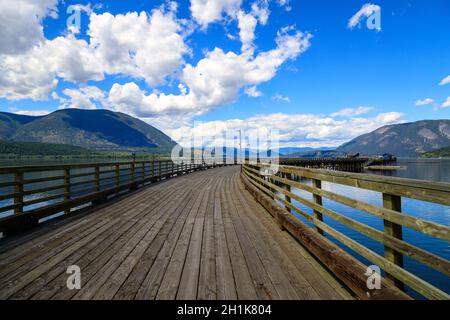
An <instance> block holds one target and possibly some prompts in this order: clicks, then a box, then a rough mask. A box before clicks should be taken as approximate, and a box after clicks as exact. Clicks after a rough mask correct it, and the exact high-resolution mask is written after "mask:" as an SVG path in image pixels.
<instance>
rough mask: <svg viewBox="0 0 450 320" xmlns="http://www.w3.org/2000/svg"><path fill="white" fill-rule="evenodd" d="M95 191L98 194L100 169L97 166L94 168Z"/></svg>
mask: <svg viewBox="0 0 450 320" xmlns="http://www.w3.org/2000/svg"><path fill="white" fill-rule="evenodd" d="M94 175H95V178H94V179H95V191H96V192H99V191H100V167H99V166H95V173H94Z"/></svg>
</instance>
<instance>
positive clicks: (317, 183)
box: [312, 179, 323, 235]
mask: <svg viewBox="0 0 450 320" xmlns="http://www.w3.org/2000/svg"><path fill="white" fill-rule="evenodd" d="M312 184H313V187H316V188H317V189H321V188H322V181H321V180H317V179H312ZM313 198H314V202H315V203H316V204H318V205H319V206H321V205H322V197H321V196H319V195H317V194H313ZM314 218H316V219H317V220H320V221H323V216H322V213H320V212H319V211H317V210H314ZM316 229H317V231H318V232H319V233H320V234H322V235H323V230H322V229H320V228H318V227H316Z"/></svg>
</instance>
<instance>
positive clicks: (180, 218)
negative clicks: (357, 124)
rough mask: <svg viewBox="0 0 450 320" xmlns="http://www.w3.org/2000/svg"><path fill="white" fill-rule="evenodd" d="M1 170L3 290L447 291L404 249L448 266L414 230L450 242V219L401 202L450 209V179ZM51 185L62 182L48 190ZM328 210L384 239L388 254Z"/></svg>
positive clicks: (245, 294)
mask: <svg viewBox="0 0 450 320" xmlns="http://www.w3.org/2000/svg"><path fill="white" fill-rule="evenodd" d="M0 175H3V177H4V179H3V180H2V181H5V180H7V179H6V178H8V177H9V178H10V179H11V181H9V182H2V183H1V184H0V190H3V191H4V192H2V193H1V194H0V199H1V200H3V201H6V200H10V202H6V203H5V202H4V203H3V204H2V205H1V206H0V211H2V212H11V211H12V212H11V214H9V215H7V216H6V217H4V218H2V219H0V232H2V234H3V237H4V238H3V239H1V240H0V288H1V290H0V299H409V296H408V295H406V294H405V293H404V292H403V291H402V288H403V286H404V285H408V286H409V287H411V288H413V289H414V290H416V291H417V292H419V293H420V294H422V295H423V296H425V297H427V298H430V299H448V298H449V295H448V294H447V293H445V292H444V291H442V290H440V289H438V288H436V287H435V286H433V285H432V284H429V283H427V282H426V281H424V280H422V279H420V278H419V277H417V276H416V275H414V274H411V273H410V272H409V271H407V270H406V269H405V268H404V266H403V262H402V260H403V259H402V258H403V256H405V255H406V256H409V257H411V258H413V259H416V260H418V261H420V262H421V263H423V264H425V265H427V266H429V267H431V268H433V269H435V270H437V271H438V272H441V273H443V274H445V275H447V276H449V275H450V263H449V261H448V260H446V259H444V258H442V257H439V256H437V255H435V254H432V253H430V252H427V251H425V250H423V249H420V248H417V247H415V246H414V245H412V244H409V243H407V242H406V241H405V240H403V239H402V229H403V228H410V229H413V230H415V231H418V232H422V233H425V234H427V235H429V236H432V237H436V238H439V239H441V240H445V241H449V240H450V228H449V227H448V226H443V225H439V224H436V223H433V222H430V221H425V220H422V219H418V218H415V217H412V216H409V215H408V214H407V213H403V212H401V206H400V203H401V201H400V198H401V197H409V198H413V199H417V200H421V201H428V202H434V203H439V204H443V205H447V206H448V205H450V185H449V184H444V183H431V182H422V181H417V180H408V179H398V178H390V177H376V176H368V175H363V174H354V173H344V172H337V171H326V170H317V169H306V168H298V167H292V166H279V167H277V171H274V170H273V168H272V167H270V166H269V165H266V164H251V165H250V164H245V165H242V166H241V165H237V166H217V165H215V164H205V163H189V164H186V163H179V164H176V163H173V162H171V161H156V162H150V161H149V162H129V163H117V164H111V163H102V164H82V165H60V166H30V167H10V168H1V169H0ZM296 176H301V177H305V178H308V179H311V180H312V184H311V185H308V184H306V183H303V182H299V181H297V180H296V179H295V177H296ZM48 181H53V182H54V185H53V186H50V187H49V186H47V187H45V188H44V187H42V186H40V184H42V183H44V182H48ZM322 181H327V182H332V183H338V184H343V185H347V186H353V187H358V188H364V189H369V190H373V191H376V192H380V196H381V197H382V198H383V200H384V206H383V207H377V206H374V205H370V204H367V203H364V202H361V201H357V200H354V199H351V198H350V197H348V196H343V195H338V194H335V193H332V192H329V191H326V190H324V189H321V182H322ZM33 186H34V187H33ZM11 188H12V190H11ZM296 188H297V189H301V190H304V191H307V192H311V194H313V195H314V197H313V199H314V200H313V201H311V200H307V199H304V198H302V197H300V196H298V195H297V194H295V193H293V192H292V191H293V190H294V189H296ZM5 190H6V191H5ZM49 191H52V192H53V193H52V194H48V192H49ZM46 192H47V193H46ZM322 198H328V199H332V200H333V201H337V202H340V203H342V204H345V205H347V206H350V207H353V208H357V209H359V210H361V211H364V212H367V213H370V214H372V215H374V216H376V217H378V218H379V219H382V220H383V219H384V225H385V229H384V231H379V230H376V229H373V228H371V227H368V226H366V225H363V224H361V223H359V222H357V221H355V220H353V219H350V218H348V217H345V216H342V215H340V214H338V213H336V212H334V211H332V210H330V209H328V208H326V207H325V206H324V205H323V202H322ZM274 200H277V201H274ZM293 200H295V201H298V202H300V203H302V204H305V205H307V206H309V207H310V208H312V209H314V213H313V214H312V215H310V214H308V213H306V212H303V211H302V210H300V209H299V208H297V207H296V206H295V205H294V202H292V201H293ZM8 210H9V211H8ZM293 213H296V214H298V215H300V216H302V217H303V218H305V219H306V220H308V221H309V222H311V223H313V225H314V226H315V228H311V227H308V226H307V225H306V224H304V223H303V222H301V221H300V220H299V219H298V218H297V217H296V216H295V215H293ZM323 216H327V217H330V218H332V219H335V220H337V221H339V222H341V223H343V224H344V225H347V226H349V227H350V228H353V229H355V230H357V231H359V232H361V233H363V234H365V235H368V236H369V237H371V238H373V239H374V240H376V241H379V242H381V243H383V244H384V245H385V254H384V256H380V255H378V254H376V253H374V252H373V251H371V250H370V249H368V248H366V247H364V246H363V245H362V244H360V243H358V242H356V241H354V240H352V239H350V238H348V237H347V236H345V235H344V234H342V233H340V232H338V231H336V230H334V229H333V228H331V227H330V226H328V225H327V224H326V223H325V222H324V220H323ZM328 237H333V238H335V239H337V240H338V241H340V242H341V243H343V244H344V245H346V246H348V247H350V248H351V249H353V250H354V251H355V252H357V253H359V254H360V255H362V256H363V257H365V258H367V259H368V260H370V261H372V262H373V263H374V264H377V265H379V266H380V268H381V269H383V270H385V271H386V272H387V277H386V278H383V279H382V287H381V288H380V289H369V288H368V287H367V284H366V280H367V276H366V275H365V273H366V272H367V268H366V266H364V265H363V264H362V263H361V262H359V261H358V260H357V259H356V258H355V257H353V256H351V255H350V254H348V253H346V252H345V251H343V250H342V249H341V248H339V247H338V246H337V245H335V244H334V243H332V242H331V241H330V240H329V239H328ZM71 265H77V266H79V267H80V269H81V282H82V286H81V289H80V290H70V289H68V288H67V285H66V280H67V277H68V274H67V273H66V271H67V268H68V267H69V266H71Z"/></svg>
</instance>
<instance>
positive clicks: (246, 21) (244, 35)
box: [237, 0, 269, 54]
mask: <svg viewBox="0 0 450 320" xmlns="http://www.w3.org/2000/svg"><path fill="white" fill-rule="evenodd" d="M268 19H269V3H268V2H267V0H266V1H260V2H259V3H258V2H254V3H253V4H252V7H251V11H250V13H245V12H244V11H243V10H239V11H238V13H237V21H238V27H239V38H240V40H241V42H242V52H248V53H249V54H250V53H253V49H254V44H253V41H254V40H255V29H256V25H257V24H258V22H259V23H261V24H262V25H265V24H266V23H267V20H268Z"/></svg>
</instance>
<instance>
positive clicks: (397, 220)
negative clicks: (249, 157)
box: [242, 163, 450, 299]
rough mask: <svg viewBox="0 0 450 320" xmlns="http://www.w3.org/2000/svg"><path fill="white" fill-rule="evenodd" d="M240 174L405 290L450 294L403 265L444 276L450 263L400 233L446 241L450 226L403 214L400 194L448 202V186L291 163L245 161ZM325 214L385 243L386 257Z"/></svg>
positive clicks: (445, 296) (449, 237) (449, 271)
mask: <svg viewBox="0 0 450 320" xmlns="http://www.w3.org/2000/svg"><path fill="white" fill-rule="evenodd" d="M242 174H243V176H244V177H245V178H246V179H247V181H249V182H250V183H251V184H252V185H253V186H254V187H256V188H257V189H259V190H260V191H261V192H263V193H265V194H266V195H267V196H269V197H270V198H272V199H273V200H277V201H278V203H277V205H278V206H284V209H286V210H287V212H295V213H297V214H298V215H299V216H300V217H302V218H304V219H305V220H307V221H309V222H310V223H311V224H312V225H313V226H314V228H315V230H316V231H317V233H318V234H324V233H327V234H328V235H330V236H331V237H332V238H334V239H336V240H337V241H339V242H340V243H342V244H343V245H344V246H346V247H348V248H350V249H351V250H353V251H354V252H356V253H358V254H359V255H361V256H362V257H364V258H366V259H367V260H369V261H371V262H372V263H374V264H376V265H378V266H379V267H380V268H381V269H383V270H384V271H385V272H386V275H387V276H386V280H387V282H388V283H389V285H391V286H396V287H398V288H400V289H402V288H403V286H404V285H405V284H406V285H408V286H409V287H410V288H412V289H413V290H415V291H416V292H418V293H420V294H421V295H423V296H425V297H427V298H431V299H449V298H450V296H449V295H448V294H447V293H445V292H444V291H442V290H441V289H439V288H437V287H435V286H434V285H432V284H430V283H428V282H426V281H425V280H423V279H421V278H419V277H418V276H417V275H415V274H413V273H412V272H410V271H407V270H406V269H405V268H404V265H403V258H404V257H405V256H408V257H410V258H412V259H414V260H416V261H418V262H420V263H422V264H424V265H426V266H428V267H430V268H432V269H434V270H436V271H438V272H440V273H442V274H444V275H445V276H450V262H449V261H448V260H447V259H445V258H443V257H440V256H438V255H436V254H433V253H431V252H428V251H426V250H424V249H421V248H419V247H417V246H415V245H413V244H411V243H408V242H406V241H405V240H404V239H403V236H402V234H403V228H409V229H412V230H415V231H417V232H420V233H423V234H426V235H429V236H431V237H435V238H437V239H440V240H444V241H447V242H448V241H450V227H449V226H446V225H441V224H438V223H435V222H432V221H427V220H424V219H420V218H417V217H414V216H412V215H409V214H408V213H407V212H402V209H401V198H402V197H406V198H410V199H416V200H420V201H427V202H432V203H436V204H441V205H447V206H448V205H450V184H448V183H440V182H430V181H421V180H414V179H403V178H393V177H384V176H375V175H367V174H359V173H346V172H338V171H327V170H319V169H307V168H299V167H292V166H275V167H274V166H272V165H269V164H263V163H257V164H244V165H243V166H242ZM296 177H301V178H307V179H310V180H311V184H307V183H304V182H300V180H299V179H296ZM323 181H326V182H330V183H333V184H340V185H345V186H351V187H356V188H361V189H366V190H371V191H375V192H379V193H380V198H381V199H382V200H383V206H382V207H381V206H376V205H372V204H369V203H367V202H364V201H360V200H356V199H354V198H351V197H349V196H348V195H342V194H338V193H335V192H331V191H328V190H324V189H322V187H321V186H322V182H323ZM294 189H297V190H302V191H304V192H307V193H309V194H311V195H312V199H307V198H305V197H304V196H300V195H299V194H297V193H295V192H294ZM324 198H326V199H329V200H332V201H334V202H337V203H340V204H343V205H346V206H348V207H351V208H354V209H357V210H360V211H363V212H366V213H368V214H370V215H373V216H375V217H378V218H380V219H381V220H380V221H383V225H384V229H383V231H380V230H378V229H375V228H373V227H371V226H368V225H366V224H364V223H362V222H359V221H357V220H355V219H353V218H350V217H348V216H345V215H342V214H340V213H338V212H336V211H334V210H331V209H329V208H327V207H326V206H325V205H323V199H324ZM292 200H295V201H296V202H298V203H300V204H302V205H303V206H306V207H309V208H310V209H312V214H310V213H307V212H305V211H304V210H302V209H301V208H299V207H298V206H296V205H294V204H293V202H292ZM274 202H275V201H274ZM279 203H281V205H280V204H279ZM323 216H326V217H328V218H331V219H333V220H334V221H336V222H339V223H340V224H342V225H345V226H346V227H348V228H351V229H353V230H354V231H357V232H359V233H361V234H363V235H365V236H367V237H369V238H371V239H373V240H375V241H377V242H379V243H381V244H382V245H383V246H384V256H381V255H379V254H377V253H375V252H374V251H373V250H371V249H369V248H368V247H366V246H365V245H363V244H361V243H359V242H357V241H356V240H353V239H352V238H350V237H349V236H347V235H346V234H344V233H343V232H340V231H338V230H336V229H335V228H333V227H331V226H330V225H329V224H327V223H325V222H324V219H323Z"/></svg>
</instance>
